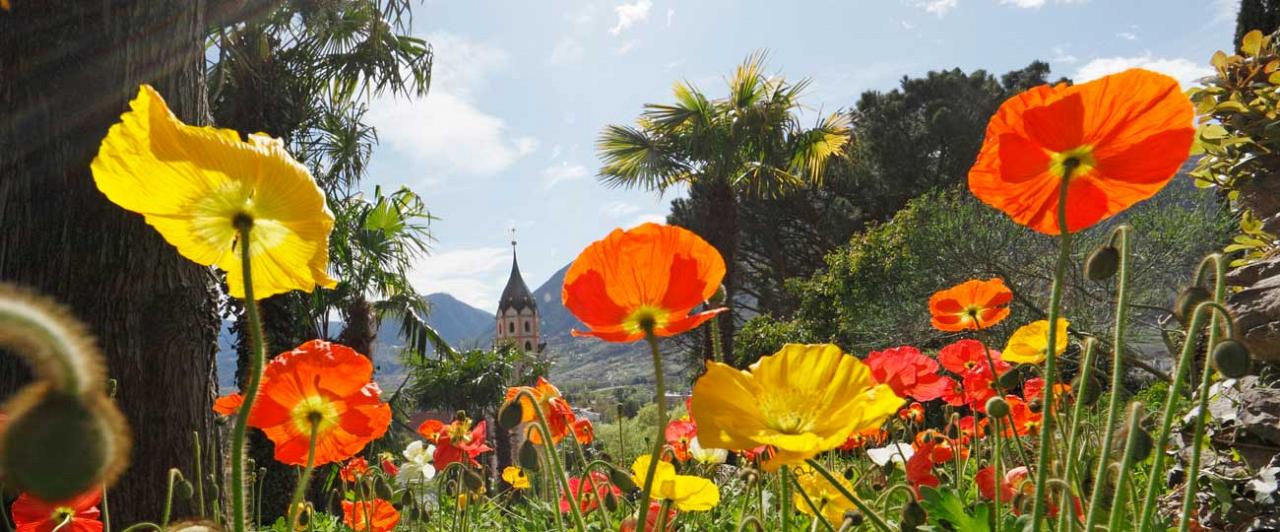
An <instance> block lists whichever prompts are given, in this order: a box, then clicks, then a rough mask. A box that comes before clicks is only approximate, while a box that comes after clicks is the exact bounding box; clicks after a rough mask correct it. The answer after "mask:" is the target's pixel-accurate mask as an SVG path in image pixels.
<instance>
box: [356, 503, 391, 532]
mask: <svg viewBox="0 0 1280 532" xmlns="http://www.w3.org/2000/svg"><path fill="white" fill-rule="evenodd" d="M342 522H343V523H344V524H346V525H347V526H348V527H350V528H351V529H352V530H355V531H356V532H365V531H366V530H368V531H369V532H388V531H390V530H394V529H395V528H396V524H397V523H399V522H400V512H397V511H396V507H395V506H392V505H391V503H389V502H387V501H384V500H382V499H374V500H372V501H369V502H365V501H359V502H352V501H342ZM370 525H371V526H370Z"/></svg>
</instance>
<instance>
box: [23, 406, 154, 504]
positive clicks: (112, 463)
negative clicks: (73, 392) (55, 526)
mask: <svg viewBox="0 0 1280 532" xmlns="http://www.w3.org/2000/svg"><path fill="white" fill-rule="evenodd" d="M3 410H4V411H6V412H9V415H10V419H9V422H8V424H7V426H6V427H5V430H4V433H3V434H0V471H4V473H5V483H6V484H8V485H11V486H13V487H16V488H18V489H19V490H21V491H24V492H27V493H30V494H32V495H34V496H36V497H38V498H40V499H44V500H50V501H60V500H66V499H69V498H71V497H74V496H76V495H79V494H81V493H84V492H85V491H88V490H90V489H92V488H94V487H97V486H100V485H102V484H111V483H112V482H114V481H115V479H116V477H118V476H119V475H120V473H121V472H122V471H123V470H124V468H125V466H126V465H127V463H128V450H129V436H128V431H127V429H126V428H125V424H124V418H123V416H121V415H120V411H119V410H117V409H116V406H115V404H114V403H112V402H111V401H110V400H109V399H107V398H106V396H104V395H102V394H101V393H96V394H92V395H90V396H88V397H73V396H69V395H65V394H62V393H59V392H56V391H53V390H51V389H50V388H49V387H48V386H47V385H46V384H44V383H37V384H34V385H31V386H28V387H27V388H24V389H23V390H22V391H21V392H20V393H19V394H18V396H16V397H14V398H13V399H11V400H10V401H9V402H8V403H7V404H6V405H5V408H4V409H3Z"/></svg>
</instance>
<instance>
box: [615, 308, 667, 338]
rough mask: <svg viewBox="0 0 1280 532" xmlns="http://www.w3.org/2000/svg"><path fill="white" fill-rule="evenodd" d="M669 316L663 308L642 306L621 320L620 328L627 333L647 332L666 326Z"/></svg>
mask: <svg viewBox="0 0 1280 532" xmlns="http://www.w3.org/2000/svg"><path fill="white" fill-rule="evenodd" d="M670 314H671V313H670V312H668V311H667V310H666V309H664V308H660V307H653V306H649V305H644V306H641V307H640V308H637V309H636V310H635V311H633V312H632V313H631V314H630V315H628V316H627V317H626V319H624V320H622V326H623V327H624V328H626V330H627V331H628V332H633V333H637V332H647V331H651V330H653V329H658V328H661V327H664V326H666V325H667V317H668V316H669V315H670Z"/></svg>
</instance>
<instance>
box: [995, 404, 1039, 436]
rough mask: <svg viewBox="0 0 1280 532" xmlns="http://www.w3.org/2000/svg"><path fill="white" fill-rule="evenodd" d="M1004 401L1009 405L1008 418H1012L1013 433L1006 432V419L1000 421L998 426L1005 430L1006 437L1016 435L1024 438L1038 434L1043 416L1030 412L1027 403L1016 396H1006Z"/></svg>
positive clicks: (1007, 421) (1007, 422)
mask: <svg viewBox="0 0 1280 532" xmlns="http://www.w3.org/2000/svg"><path fill="white" fill-rule="evenodd" d="M1004 400H1005V402H1007V403H1009V416H1010V417H1012V418H1013V431H1010V430H1008V428H1009V420H1008V418H1006V419H1003V420H1001V425H1000V426H1001V428H1003V429H1005V431H1004V432H1005V434H1006V435H1012V434H1014V433H1017V435H1019V436H1026V435H1028V434H1039V433H1040V424H1041V421H1042V420H1043V418H1044V414H1042V413H1040V412H1032V411H1031V407H1030V406H1028V405H1027V402H1026V401H1023V400H1022V398H1020V397H1018V396H1016V395H1006V396H1005V397H1004Z"/></svg>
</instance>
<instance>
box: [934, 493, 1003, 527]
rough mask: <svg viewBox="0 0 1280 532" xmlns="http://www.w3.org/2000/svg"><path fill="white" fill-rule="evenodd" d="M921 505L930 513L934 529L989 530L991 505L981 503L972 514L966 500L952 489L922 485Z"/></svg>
mask: <svg viewBox="0 0 1280 532" xmlns="http://www.w3.org/2000/svg"><path fill="white" fill-rule="evenodd" d="M920 496H921V500H920V506H923V507H924V510H925V512H927V513H928V514H929V524H930V525H932V527H931V528H932V529H934V530H955V531H956V532H988V531H990V530H991V526H990V524H989V516H990V511H991V509H990V507H988V506H987V505H986V504H979V505H977V506H975V507H974V508H973V513H972V514H970V513H969V512H968V510H967V509H966V508H965V504H964V501H962V500H960V496H959V495H957V494H956V492H955V491H954V490H951V489H941V490H939V489H934V488H931V487H929V486H920Z"/></svg>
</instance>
